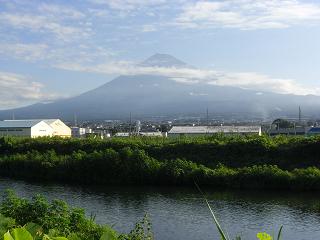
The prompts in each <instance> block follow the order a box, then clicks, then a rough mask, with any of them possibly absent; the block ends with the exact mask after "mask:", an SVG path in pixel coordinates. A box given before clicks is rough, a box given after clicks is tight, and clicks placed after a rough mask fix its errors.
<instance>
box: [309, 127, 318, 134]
mask: <svg viewBox="0 0 320 240" xmlns="http://www.w3.org/2000/svg"><path fill="white" fill-rule="evenodd" d="M306 134H307V135H308V136H314V135H320V127H312V128H310V129H309V131H307V133H306Z"/></svg>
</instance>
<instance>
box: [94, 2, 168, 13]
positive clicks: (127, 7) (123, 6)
mask: <svg viewBox="0 0 320 240" xmlns="http://www.w3.org/2000/svg"><path fill="white" fill-rule="evenodd" d="M90 2H92V3H95V4H103V5H107V6H109V7H110V8H112V9H116V10H121V11H131V10H135V9H138V8H142V7H148V6H156V5H160V4H164V3H166V2H167V0H90Z"/></svg>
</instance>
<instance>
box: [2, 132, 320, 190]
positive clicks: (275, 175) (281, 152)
mask: <svg viewBox="0 0 320 240" xmlns="http://www.w3.org/2000/svg"><path fill="white" fill-rule="evenodd" d="M319 168H320V138H319V137H311V138H304V137H286V136H280V137H274V138H270V137H268V136H223V135H216V136H211V137H202V138H179V139H165V138H126V139H125V138H122V139H121V138H117V139H107V140H95V139H60V138H38V139H27V138H25V139H23V138H0V175H1V176H2V177H13V178H20V179H28V180H41V181H59V182H72V183H79V184H135V185H138V184H139V185H194V182H197V183H198V184H200V185H202V186H204V185H208V186H212V187H219V188H263V189H266V188H270V189H301V190H311V189H320V169H319Z"/></svg>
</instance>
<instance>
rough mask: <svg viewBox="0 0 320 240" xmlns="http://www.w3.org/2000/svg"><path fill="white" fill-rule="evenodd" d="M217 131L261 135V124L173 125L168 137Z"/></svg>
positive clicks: (214, 132)
mask: <svg viewBox="0 0 320 240" xmlns="http://www.w3.org/2000/svg"><path fill="white" fill-rule="evenodd" d="M217 133H223V134H228V135H231V134H234V135H250V134H257V135H259V136H260V135H261V126H173V127H172V128H171V130H170V131H169V132H168V137H177V136H205V135H213V134H217Z"/></svg>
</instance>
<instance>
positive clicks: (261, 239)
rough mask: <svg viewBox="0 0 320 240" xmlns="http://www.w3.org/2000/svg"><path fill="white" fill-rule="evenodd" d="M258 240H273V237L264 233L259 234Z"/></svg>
mask: <svg viewBox="0 0 320 240" xmlns="http://www.w3.org/2000/svg"><path fill="white" fill-rule="evenodd" d="M257 238H258V239H259V240H272V237H271V236H270V235H269V234H268V233H265V232H263V233H258V234H257Z"/></svg>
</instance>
